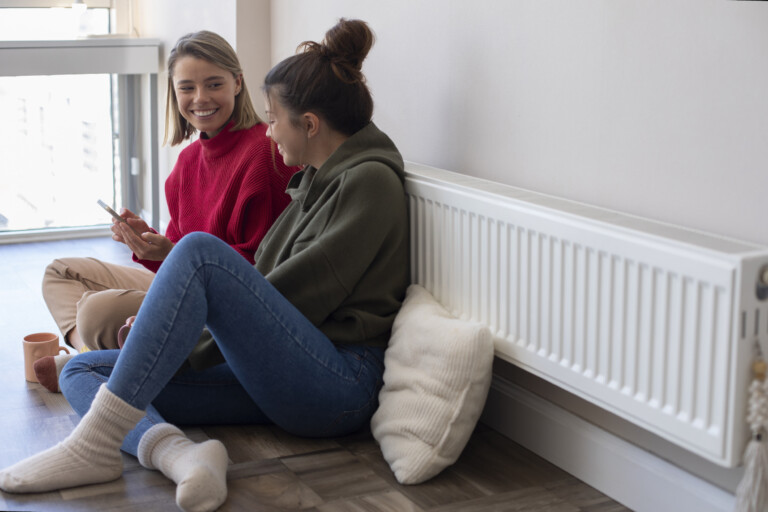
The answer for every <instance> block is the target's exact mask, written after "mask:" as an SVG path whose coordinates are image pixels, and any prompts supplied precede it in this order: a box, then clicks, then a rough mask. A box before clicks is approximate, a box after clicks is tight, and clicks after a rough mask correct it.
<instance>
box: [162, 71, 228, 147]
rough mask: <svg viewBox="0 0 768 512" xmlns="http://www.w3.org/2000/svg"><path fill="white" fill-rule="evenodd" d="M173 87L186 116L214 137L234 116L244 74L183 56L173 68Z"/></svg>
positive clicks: (183, 114) (185, 117) (182, 112)
mask: <svg viewBox="0 0 768 512" xmlns="http://www.w3.org/2000/svg"><path fill="white" fill-rule="evenodd" d="M173 88H174V92H175V93H176V101H177V102H178V106H179V112H180V113H181V115H182V117H184V119H186V120H187V122H188V123H189V124H191V125H192V126H194V127H195V128H197V129H198V130H199V131H200V132H201V133H204V134H205V135H206V136H207V137H208V138H212V137H215V136H216V135H218V133H219V132H220V131H221V130H222V128H224V126H225V125H226V124H227V122H228V121H229V119H230V118H231V117H232V112H233V111H234V109H235V96H237V95H238V94H239V93H240V89H241V88H242V77H240V76H238V77H234V76H233V75H232V73H230V72H229V71H227V70H225V69H222V68H220V67H218V66H216V65H215V64H212V63H211V62H208V61H207V60H204V59H198V58H195V57H182V58H180V59H179V60H178V61H177V62H176V65H175V66H174V68H173Z"/></svg>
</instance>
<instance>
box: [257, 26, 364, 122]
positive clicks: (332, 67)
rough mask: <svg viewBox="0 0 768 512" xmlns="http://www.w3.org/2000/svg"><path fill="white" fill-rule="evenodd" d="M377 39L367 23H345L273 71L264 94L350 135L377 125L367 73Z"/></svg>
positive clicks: (302, 46) (308, 43)
mask: <svg viewBox="0 0 768 512" xmlns="http://www.w3.org/2000/svg"><path fill="white" fill-rule="evenodd" d="M374 40H375V36H374V34H373V32H372V31H371V29H370V28H369V27H368V24H366V23H365V22H364V21H361V20H345V19H344V18H342V19H340V20H339V22H338V23H337V24H336V25H335V26H334V27H333V28H331V29H330V30H329V31H328V32H326V33H325V38H324V39H323V41H322V42H321V43H316V42H313V41H305V42H303V43H301V44H300V45H299V47H298V48H297V53H296V55H293V56H291V57H288V58H287V59H285V60H283V61H282V62H280V63H279V64H277V65H276V66H275V67H273V68H272V69H271V70H270V71H269V73H267V76H266V78H265V79H264V86H263V88H262V89H263V91H264V93H265V94H266V95H267V98H269V97H270V94H272V93H274V94H275V95H276V96H277V98H278V99H279V101H280V103H281V104H282V105H283V106H284V107H285V108H286V109H288V111H289V112H290V113H291V114H292V117H294V119H295V118H297V117H298V116H299V115H301V114H302V113H304V112H313V113H315V114H317V115H318V116H320V117H322V118H324V119H325V120H326V122H328V124H329V125H330V126H331V128H333V129H335V130H336V131H338V132H341V133H343V134H344V135H352V134H353V133H355V132H357V131H358V130H360V129H361V128H363V127H364V126H365V125H367V124H368V123H369V122H370V121H371V117H372V116H373V98H372V97H371V93H370V91H369V90H368V86H367V85H366V84H365V76H363V73H362V71H361V70H362V66H363V60H364V59H365V57H366V56H367V55H368V52H369V51H370V49H371V47H372V46H373V43H374Z"/></svg>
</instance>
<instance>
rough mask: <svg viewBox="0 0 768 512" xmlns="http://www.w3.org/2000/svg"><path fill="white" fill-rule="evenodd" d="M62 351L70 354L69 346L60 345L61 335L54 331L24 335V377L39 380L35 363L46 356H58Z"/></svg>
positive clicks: (34, 380) (31, 380)
mask: <svg viewBox="0 0 768 512" xmlns="http://www.w3.org/2000/svg"><path fill="white" fill-rule="evenodd" d="M62 351H64V352H66V353H67V354H69V349H68V348H67V347H62V346H59V336H58V335H57V334H54V333H52V332H36V333H34V334H28V335H27V336H24V378H26V379H27V380H28V381H29V382H37V377H36V376H35V370H34V368H33V365H34V364H35V361H37V360H38V359H40V358H42V357H45V356H57V355H59V354H60V353H61V352H62Z"/></svg>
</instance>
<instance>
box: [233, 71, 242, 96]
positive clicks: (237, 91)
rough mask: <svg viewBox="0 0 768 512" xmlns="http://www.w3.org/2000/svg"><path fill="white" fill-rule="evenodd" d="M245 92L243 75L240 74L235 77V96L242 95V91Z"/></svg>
mask: <svg viewBox="0 0 768 512" xmlns="http://www.w3.org/2000/svg"><path fill="white" fill-rule="evenodd" d="M242 90H243V74H242V73H240V74H239V75H237V76H236V77H235V96H237V95H238V94H240V91H242Z"/></svg>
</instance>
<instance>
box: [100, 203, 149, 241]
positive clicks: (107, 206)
mask: <svg viewBox="0 0 768 512" xmlns="http://www.w3.org/2000/svg"><path fill="white" fill-rule="evenodd" d="M96 202H97V203H99V206H101V207H102V208H104V209H105V210H107V212H108V213H109V214H110V215H111V216H113V217H114V218H115V219H117V220H118V221H120V222H125V225H126V226H128V227H129V228H131V230H132V231H133V232H134V233H136V236H141V233H139V232H138V231H136V229H134V227H133V226H131V225H130V224H128V222H126V220H125V218H124V217H123V216H122V215H120V214H119V213H117V212H116V211H115V210H113V209H112V208H110V207H109V205H108V204H107V203H105V202H104V201H102V200H101V199H99V200H97V201H96Z"/></svg>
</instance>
